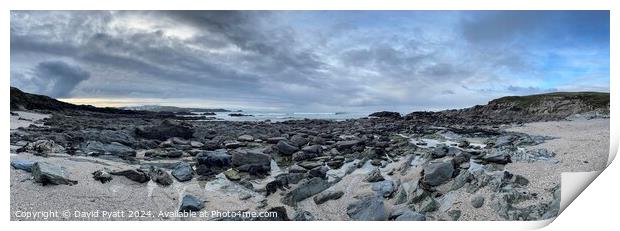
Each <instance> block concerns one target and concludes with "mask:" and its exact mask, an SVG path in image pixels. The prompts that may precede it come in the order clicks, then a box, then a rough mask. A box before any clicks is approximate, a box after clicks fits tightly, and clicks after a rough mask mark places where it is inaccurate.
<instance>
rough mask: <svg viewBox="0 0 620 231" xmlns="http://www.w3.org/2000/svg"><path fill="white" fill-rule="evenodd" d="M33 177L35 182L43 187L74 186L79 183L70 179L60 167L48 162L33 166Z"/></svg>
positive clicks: (37, 163)
mask: <svg viewBox="0 0 620 231" xmlns="http://www.w3.org/2000/svg"><path fill="white" fill-rule="evenodd" d="M32 176H33V177H34V181H35V182H37V183H41V184H43V185H47V184H55V185H61V184H66V185H74V184H77V183H78V182H77V181H75V180H70V179H68V176H67V174H66V172H65V170H64V169H63V168H62V167H60V166H58V165H53V164H50V163H47V162H36V163H34V164H33V165H32Z"/></svg>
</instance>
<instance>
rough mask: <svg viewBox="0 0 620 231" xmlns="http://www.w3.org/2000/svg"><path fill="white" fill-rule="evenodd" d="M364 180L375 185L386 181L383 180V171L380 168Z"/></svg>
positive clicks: (371, 172)
mask: <svg viewBox="0 0 620 231" xmlns="http://www.w3.org/2000/svg"><path fill="white" fill-rule="evenodd" d="M364 180H365V181H366V182H370V183H373V182H378V181H382V180H385V178H383V176H382V175H381V170H379V168H375V169H373V170H372V171H370V172H369V173H368V176H366V178H365V179H364Z"/></svg>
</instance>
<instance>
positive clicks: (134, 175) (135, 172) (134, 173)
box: [110, 169, 151, 183]
mask: <svg viewBox="0 0 620 231" xmlns="http://www.w3.org/2000/svg"><path fill="white" fill-rule="evenodd" d="M110 174H112V175H116V176H124V177H127V178H128V179H130V180H133V181H136V182H139V183H145V182H147V181H149V180H151V177H149V175H148V174H147V173H146V172H144V171H143V170H142V169H127V170H121V171H115V172H110Z"/></svg>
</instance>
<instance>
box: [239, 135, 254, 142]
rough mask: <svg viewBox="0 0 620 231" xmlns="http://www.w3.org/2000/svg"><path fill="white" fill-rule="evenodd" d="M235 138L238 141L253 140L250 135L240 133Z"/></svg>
mask: <svg viewBox="0 0 620 231" xmlns="http://www.w3.org/2000/svg"><path fill="white" fill-rule="evenodd" d="M237 140H238V141H240V142H252V141H254V137H253V136H251V135H241V136H239V137H237Z"/></svg>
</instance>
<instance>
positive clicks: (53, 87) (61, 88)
mask: <svg viewBox="0 0 620 231" xmlns="http://www.w3.org/2000/svg"><path fill="white" fill-rule="evenodd" d="M35 75H36V79H35V80H33V81H34V82H36V83H37V84H38V85H39V86H40V87H42V88H43V90H44V91H45V92H46V93H47V94H48V95H50V96H52V97H66V96H69V95H70V93H71V91H73V89H74V88H75V87H76V86H77V85H78V84H79V83H80V82H82V81H84V80H87V79H88V77H90V73H88V72H87V71H84V70H82V69H81V68H80V67H78V66H71V65H69V64H66V63H65V62H62V61H49V62H42V63H39V64H38V65H37V66H36V72H35Z"/></svg>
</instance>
